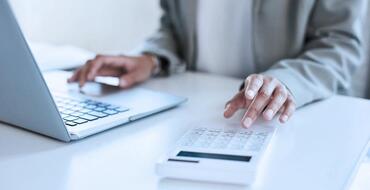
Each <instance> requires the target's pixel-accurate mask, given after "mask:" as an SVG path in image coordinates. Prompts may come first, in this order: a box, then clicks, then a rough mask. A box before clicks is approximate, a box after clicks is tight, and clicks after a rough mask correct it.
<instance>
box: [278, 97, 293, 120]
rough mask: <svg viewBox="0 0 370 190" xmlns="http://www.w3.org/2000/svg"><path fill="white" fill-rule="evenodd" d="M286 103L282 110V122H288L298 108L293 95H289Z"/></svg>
mask: <svg viewBox="0 0 370 190" xmlns="http://www.w3.org/2000/svg"><path fill="white" fill-rule="evenodd" d="M285 104H286V105H285V109H284V111H283V112H282V114H281V115H280V122H281V123H286V122H287V121H288V120H289V118H290V117H291V116H292V115H293V113H294V111H295V109H296V105H295V103H294V102H293V100H292V98H291V97H288V100H287V102H286V103H285Z"/></svg>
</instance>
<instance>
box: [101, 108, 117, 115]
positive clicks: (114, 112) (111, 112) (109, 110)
mask: <svg viewBox="0 0 370 190" xmlns="http://www.w3.org/2000/svg"><path fill="white" fill-rule="evenodd" d="M103 113H106V114H108V115H114V114H117V113H118V111H116V110H111V109H108V110H105V111H103Z"/></svg>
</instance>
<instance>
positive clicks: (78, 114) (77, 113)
mask: <svg viewBox="0 0 370 190" xmlns="http://www.w3.org/2000/svg"><path fill="white" fill-rule="evenodd" d="M70 115H71V116H75V117H80V116H81V115H84V113H81V112H78V111H76V112H73V113H71V114H70Z"/></svg>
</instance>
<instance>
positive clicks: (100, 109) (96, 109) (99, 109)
mask: <svg viewBox="0 0 370 190" xmlns="http://www.w3.org/2000/svg"><path fill="white" fill-rule="evenodd" d="M94 110H95V111H97V112H102V111H104V110H106V108H105V107H97V108H95V109H94Z"/></svg>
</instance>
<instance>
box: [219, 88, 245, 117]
mask: <svg viewBox="0 0 370 190" xmlns="http://www.w3.org/2000/svg"><path fill="white" fill-rule="evenodd" d="M248 102H249V103H250V102H251V101H248ZM249 103H247V102H246V100H245V97H244V91H240V92H238V93H237V94H236V95H235V96H234V97H233V98H232V99H231V100H230V101H228V103H227V104H226V107H225V110H224V117H225V118H230V117H232V116H233V115H234V114H235V112H236V111H238V110H239V109H241V108H244V107H246V104H249Z"/></svg>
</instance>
